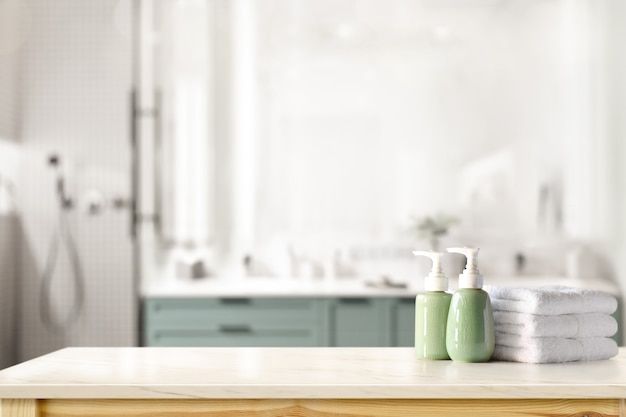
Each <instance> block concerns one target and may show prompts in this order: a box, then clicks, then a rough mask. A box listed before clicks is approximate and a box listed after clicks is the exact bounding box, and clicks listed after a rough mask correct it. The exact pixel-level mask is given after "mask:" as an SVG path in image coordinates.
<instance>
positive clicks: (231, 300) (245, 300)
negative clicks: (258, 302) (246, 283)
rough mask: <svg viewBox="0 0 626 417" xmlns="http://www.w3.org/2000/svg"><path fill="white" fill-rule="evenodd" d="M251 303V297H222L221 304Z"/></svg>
mask: <svg viewBox="0 0 626 417" xmlns="http://www.w3.org/2000/svg"><path fill="white" fill-rule="evenodd" d="M250 303H251V300H250V299H249V298H220V304H226V305H248V304H250Z"/></svg>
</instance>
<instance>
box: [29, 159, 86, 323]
mask: <svg viewBox="0 0 626 417" xmlns="http://www.w3.org/2000/svg"><path fill="white" fill-rule="evenodd" d="M57 164H58V162H55V163H51V165H54V166H56V165H57ZM57 194H58V197H59V202H60V207H59V218H58V224H57V226H56V229H55V231H54V233H53V234H52V238H51V240H50V244H49V246H48V254H47V256H46V264H45V266H44V270H43V274H42V277H41V293H40V296H39V314H40V318H41V321H42V322H43V323H44V325H45V326H46V327H47V328H49V329H50V330H55V331H64V330H67V329H69V327H71V326H72V325H73V324H74V323H75V322H76V321H77V320H78V319H79V318H80V314H81V312H82V310H83V305H84V302H85V278H84V274H83V267H82V264H81V260H80V256H79V254H78V249H77V247H76V242H75V241H74V237H73V236H72V232H71V230H70V224H69V220H68V212H69V210H70V209H71V207H72V204H71V200H69V199H68V198H67V197H66V196H65V191H64V181H63V178H62V177H61V176H59V178H58V179H57ZM62 246H64V247H65V250H66V252H67V255H68V260H69V266H70V275H71V281H72V284H71V288H72V292H73V296H74V297H73V298H72V302H71V305H70V309H69V311H68V312H67V314H66V315H64V316H63V317H59V316H58V315H57V314H55V312H54V310H53V308H52V290H53V286H54V278H55V272H56V269H57V264H58V260H59V256H60V249H61V247H62Z"/></svg>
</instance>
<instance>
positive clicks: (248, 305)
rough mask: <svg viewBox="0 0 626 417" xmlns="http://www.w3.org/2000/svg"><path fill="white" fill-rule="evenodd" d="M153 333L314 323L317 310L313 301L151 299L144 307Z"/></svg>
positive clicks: (147, 324)
mask: <svg viewBox="0 0 626 417" xmlns="http://www.w3.org/2000/svg"><path fill="white" fill-rule="evenodd" d="M144 308H145V318H146V327H148V328H150V329H178V328H190V329H209V328H211V327H212V326H215V325H228V324H233V323H241V322H243V323H246V324H260V323H261V324H262V323H277V322H279V323H311V322H314V321H316V320H317V316H318V308H317V305H316V303H315V300H311V299H251V298H215V299H152V300H147V301H146V304H145V307H144Z"/></svg>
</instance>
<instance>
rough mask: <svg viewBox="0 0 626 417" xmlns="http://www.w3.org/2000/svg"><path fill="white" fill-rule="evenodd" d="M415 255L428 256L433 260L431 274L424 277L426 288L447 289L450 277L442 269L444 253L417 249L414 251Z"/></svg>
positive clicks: (427, 289)
mask: <svg viewBox="0 0 626 417" xmlns="http://www.w3.org/2000/svg"><path fill="white" fill-rule="evenodd" d="M413 255H415V256H426V257H428V258H430V259H431V260H432V261H433V268H432V270H431V271H430V274H428V276H427V277H426V278H425V279H424V289H425V290H426V291H447V290H448V278H447V277H446V276H445V275H444V273H443V270H442V269H441V257H442V256H443V253H441V252H430V251H421V250H416V251H414V252H413Z"/></svg>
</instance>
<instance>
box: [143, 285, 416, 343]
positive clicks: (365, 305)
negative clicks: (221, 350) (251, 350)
mask: <svg viewBox="0 0 626 417" xmlns="http://www.w3.org/2000/svg"><path fill="white" fill-rule="evenodd" d="M414 310H415V306H414V300H413V298H406V299H405V298H382V297H365V298H353V297H346V298H286V297H284V298H261V297H258V298H256V297H246V298H232V297H225V298H147V299H145V300H144V303H143V344H144V345H146V346H277V347H278V346H287V347H288V346H300V347H306V346H363V347H366V346H412V345H413V332H414V331H413V322H414V315H415V313H414Z"/></svg>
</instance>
